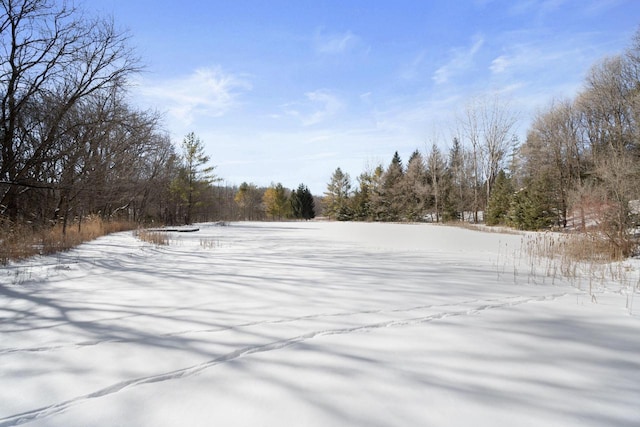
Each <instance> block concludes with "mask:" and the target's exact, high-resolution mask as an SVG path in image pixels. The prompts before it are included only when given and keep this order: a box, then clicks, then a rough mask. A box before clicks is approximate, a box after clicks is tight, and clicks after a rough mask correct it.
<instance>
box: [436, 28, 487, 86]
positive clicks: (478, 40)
mask: <svg viewBox="0 0 640 427" xmlns="http://www.w3.org/2000/svg"><path fill="white" fill-rule="evenodd" d="M483 44H484V37H482V36H481V35H476V36H474V37H473V40H472V44H471V46H469V47H466V48H454V49H452V50H451V53H450V56H451V59H449V61H448V62H447V63H446V64H445V65H443V66H442V67H440V68H438V69H437V70H436V71H435V73H434V74H433V77H432V79H433V81H434V82H435V83H436V84H443V83H447V82H448V81H449V79H450V78H451V77H452V76H454V75H456V74H459V73H461V72H463V71H465V70H467V69H469V68H470V67H472V66H473V58H474V56H475V55H476V54H477V53H478V51H479V50H480V49H481V48H482V45H483Z"/></svg>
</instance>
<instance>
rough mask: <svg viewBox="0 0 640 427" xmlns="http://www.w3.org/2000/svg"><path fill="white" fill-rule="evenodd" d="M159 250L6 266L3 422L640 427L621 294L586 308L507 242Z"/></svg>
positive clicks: (301, 231)
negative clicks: (534, 269) (537, 269)
mask: <svg viewBox="0 0 640 427" xmlns="http://www.w3.org/2000/svg"><path fill="white" fill-rule="evenodd" d="M170 238H171V244H170V245H169V246H166V247H155V246H153V245H150V244H147V243H142V242H140V241H138V240H136V238H135V237H133V235H132V234H131V233H120V234H116V235H112V236H108V237H106V238H101V239H99V240H97V241H94V242H91V243H89V244H85V245H83V246H81V247H80V248H78V249H76V250H73V251H71V252H68V253H64V254H61V255H58V256H54V257H47V258H36V259H32V260H29V261H27V262H24V263H21V264H18V265H11V266H7V267H3V268H1V269H0V426H14V425H29V426H60V427H63V426H64V427H72V426H78V427H79V426H89V425H90V426H116V425H118V426H154V427H157V426H176V425H183V426H211V425H218V426H469V425H474V426H497V425H509V426H542V425H544V426H550V425H556V426H638V425H640V403H639V402H640V317H639V316H638V315H637V313H636V311H637V310H636V311H634V310H633V309H632V306H631V304H632V303H633V296H634V295H633V294H631V295H629V287H620V286H618V288H616V285H615V284H612V285H611V286H610V287H608V288H606V289H603V288H601V289H600V290H599V291H600V293H599V294H598V295H597V297H596V298H597V299H596V301H597V303H595V302H593V299H592V297H591V296H590V295H589V294H588V293H587V292H584V291H582V290H580V289H579V287H578V286H577V285H576V284H575V283H574V284H573V285H571V284H569V283H566V282H564V281H562V280H560V279H559V278H557V277H555V278H552V277H545V276H544V274H543V273H542V272H540V271H538V272H534V271H532V266H531V265H530V261H528V260H527V259H526V256H524V255H523V253H522V251H521V249H520V245H521V243H522V236H520V235H515V234H497V233H482V232H477V231H471V230H465V229H459V228H451V227H441V226H435V225H399V224H361V223H323V222H309V223H232V224H231V225H230V226H228V227H219V226H214V225H213V224H211V225H206V224H205V225H201V226H200V231H198V232H194V233H170ZM541 270H544V269H541ZM629 274H637V272H633V271H632V272H631V273H629ZM599 286H601V285H599ZM625 293H626V294H625ZM639 304H640V303H639Z"/></svg>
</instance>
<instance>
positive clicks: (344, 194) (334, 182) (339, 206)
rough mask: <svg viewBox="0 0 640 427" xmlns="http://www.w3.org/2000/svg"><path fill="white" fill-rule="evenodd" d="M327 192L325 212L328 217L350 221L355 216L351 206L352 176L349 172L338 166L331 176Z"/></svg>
mask: <svg viewBox="0 0 640 427" xmlns="http://www.w3.org/2000/svg"><path fill="white" fill-rule="evenodd" d="M324 194H325V213H326V215H327V216H328V217H330V218H333V219H337V220H338V221H348V220H350V219H352V218H353V211H352V210H351V207H350V206H349V197H350V195H351V177H349V174H348V173H344V172H342V169H340V168H337V169H336V170H335V172H333V175H332V176H331V181H330V182H329V184H328V185H327V191H326V192H325V193H324Z"/></svg>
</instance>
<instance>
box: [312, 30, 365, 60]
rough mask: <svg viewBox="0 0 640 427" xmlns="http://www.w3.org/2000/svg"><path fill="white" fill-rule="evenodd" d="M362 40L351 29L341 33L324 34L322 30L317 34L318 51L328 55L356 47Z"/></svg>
mask: <svg viewBox="0 0 640 427" xmlns="http://www.w3.org/2000/svg"><path fill="white" fill-rule="evenodd" d="M359 42H360V38H359V37H358V36H356V35H355V34H353V33H352V32H351V31H347V32H346V33H341V34H322V33H321V32H320V31H318V32H317V33H316V36H315V46H316V51H317V52H318V53H321V54H326V55H337V54H342V53H345V52H348V51H350V50H352V49H354V48H355V47H356V46H357V45H358V44H359Z"/></svg>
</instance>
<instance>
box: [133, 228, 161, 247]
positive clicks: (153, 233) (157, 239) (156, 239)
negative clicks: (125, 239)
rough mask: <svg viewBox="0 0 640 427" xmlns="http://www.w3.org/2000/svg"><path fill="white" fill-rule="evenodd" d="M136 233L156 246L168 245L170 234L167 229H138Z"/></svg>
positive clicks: (141, 238) (144, 240)
mask: <svg viewBox="0 0 640 427" xmlns="http://www.w3.org/2000/svg"><path fill="white" fill-rule="evenodd" d="M134 235H135V236H136V237H137V238H138V239H140V240H142V241H143V242H147V243H151V244H154V245H156V246H168V245H169V235H168V234H167V232H165V231H158V230H145V229H141V230H136V231H135V232H134Z"/></svg>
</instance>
